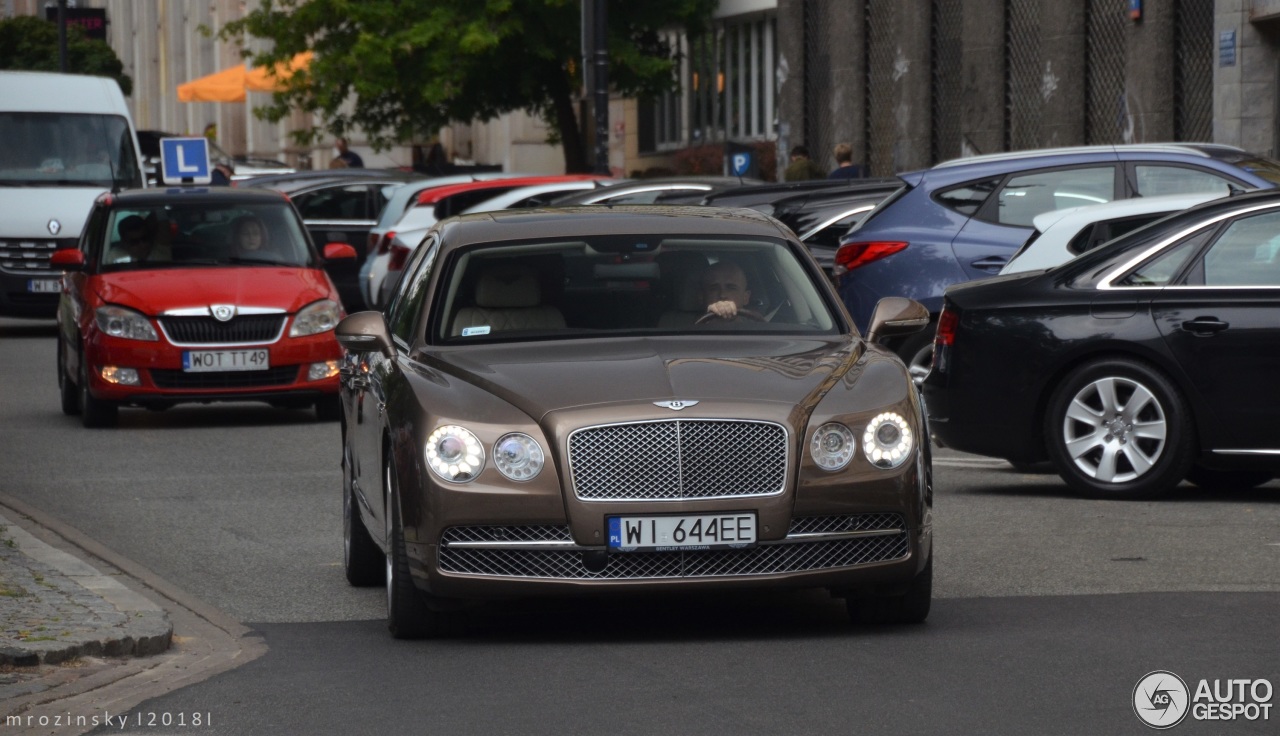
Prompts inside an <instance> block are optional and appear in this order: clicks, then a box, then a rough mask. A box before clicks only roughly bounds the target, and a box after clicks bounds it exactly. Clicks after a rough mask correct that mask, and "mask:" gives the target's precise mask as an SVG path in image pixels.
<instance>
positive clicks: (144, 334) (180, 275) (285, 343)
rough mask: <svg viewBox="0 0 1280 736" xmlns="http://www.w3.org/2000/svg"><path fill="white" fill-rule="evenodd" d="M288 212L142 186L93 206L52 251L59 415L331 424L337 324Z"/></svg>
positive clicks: (247, 195) (257, 200)
mask: <svg viewBox="0 0 1280 736" xmlns="http://www.w3.org/2000/svg"><path fill="white" fill-rule="evenodd" d="M343 258H352V259H353V258H355V251H354V250H353V249H352V248H351V246H349V245H345V244H339V243H330V244H329V245H326V246H325V248H324V258H323V259H322V258H321V257H320V256H319V255H318V254H317V253H316V250H315V247H314V246H313V245H312V243H311V241H310V239H309V238H308V236H307V231H306V229H305V228H304V227H303V225H302V221H301V220H300V219H299V217H298V214H297V211H296V210H295V209H294V208H293V205H291V204H290V203H289V201H288V200H287V199H285V198H284V197H283V196H282V195H280V194H278V193H276V192H269V191H264V190H238V189H185V190H184V189H169V190H162V189H149V190H137V191H128V192H122V193H120V194H104V195H102V196H101V197H99V198H98V200H97V202H96V203H95V204H94V207H93V210H92V211H91V212H90V214H89V220H88V222H87V223H86V225H85V228H84V230H83V234H82V235H81V237H80V244H79V247H78V248H75V249H66V250H61V251H57V252H56V253H55V254H54V255H53V258H52V262H53V264H54V266H55V267H61V268H62V269H64V270H65V271H66V272H67V273H66V274H65V275H64V277H63V282H62V297H61V302H60V304H59V307H58V327H59V329H58V385H59V386H60V387H61V389H62V410H63V412H64V413H66V414H72V415H73V414H80V415H81V417H82V418H83V420H84V425H85V426H86V427H102V426H112V425H114V424H115V423H116V421H117V418H118V409H119V407H121V406H142V407H147V408H150V409H164V408H167V407H169V406H171V405H173V404H176V403H180V402H205V403H207V402H211V401H246V400H249V401H256V400H260V401H266V402H268V403H271V404H272V405H276V406H310V405H314V406H315V409H316V414H317V415H318V416H319V418H320V419H322V420H323V419H337V418H338V404H337V392H338V359H339V358H340V357H341V355H342V349H341V348H340V347H339V346H338V343H337V340H336V339H335V338H334V333H333V328H334V325H336V324H337V323H338V321H339V320H340V319H342V317H343V316H344V315H345V313H344V311H343V308H342V303H341V301H340V299H339V297H338V292H337V290H336V289H335V288H334V285H333V282H332V281H330V279H329V277H328V276H327V275H326V274H325V272H324V270H323V269H322V265H323V264H324V263H325V261H327V260H334V259H343Z"/></svg>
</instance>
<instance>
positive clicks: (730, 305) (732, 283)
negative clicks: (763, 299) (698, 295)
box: [699, 261, 751, 320]
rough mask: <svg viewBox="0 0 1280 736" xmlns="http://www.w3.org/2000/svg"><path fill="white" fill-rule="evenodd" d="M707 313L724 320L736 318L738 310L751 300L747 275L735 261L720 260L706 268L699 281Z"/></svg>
mask: <svg viewBox="0 0 1280 736" xmlns="http://www.w3.org/2000/svg"><path fill="white" fill-rule="evenodd" d="M699 283H700V286H701V287H702V300H703V301H704V302H706V304H707V313H708V314H713V315H715V316H716V317H719V318H720V319H724V320H731V319H736V318H737V316H738V310H739V309H742V308H743V307H745V306H747V303H748V302H750V301H751V290H750V289H748V288H747V275H746V274H745V273H743V272H742V268H740V267H739V266H738V265H737V264H736V263H730V262H728V261H721V262H720V263H717V264H715V265H713V266H710V267H708V268H707V270H706V271H704V272H703V274H702V279H701V281H700V282H699Z"/></svg>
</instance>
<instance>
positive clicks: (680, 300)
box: [658, 251, 707, 330]
mask: <svg viewBox="0 0 1280 736" xmlns="http://www.w3.org/2000/svg"><path fill="white" fill-rule="evenodd" d="M658 265H659V267H660V268H661V269H662V281H663V282H664V283H668V284H672V286H671V287H669V301H668V305H667V308H666V309H665V310H664V311H663V312H662V314H661V315H659V316H658V328H659V329H663V330H671V329H679V328H681V327H691V326H693V323H694V322H697V321H698V319H699V318H700V317H702V315H704V314H706V313H707V305H706V304H704V303H703V302H702V285H701V283H700V280H701V279H702V273H703V272H704V271H705V270H706V269H707V259H706V258H705V257H703V256H701V255H699V254H697V253H684V252H681V251H675V252H672V253H663V254H662V255H660V256H658Z"/></svg>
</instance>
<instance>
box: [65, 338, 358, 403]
mask: <svg viewBox="0 0 1280 736" xmlns="http://www.w3.org/2000/svg"><path fill="white" fill-rule="evenodd" d="M262 348H266V349H267V351H268V356H269V364H270V365H271V368H268V369H265V370H254V371H225V372H212V373H190V372H185V371H183V368H182V354H183V351H184V350H190V349H193V348H181V347H177V346H174V345H171V344H169V343H167V342H166V341H165V340H164V338H163V337H162V338H161V339H160V340H159V341H155V342H141V341H137V340H122V339H119V338H114V337H110V336H107V335H103V334H102V333H100V332H96V331H95V332H94V333H93V334H92V335H91V336H90V338H89V340H88V341H87V342H86V344H85V351H84V360H85V361H87V364H88V365H87V368H88V371H87V372H88V375H89V390H90V392H91V393H92V394H93V396H94V397H95V398H98V399H101V400H104V401H115V402H120V403H123V404H137V405H167V404H176V403H183V402H211V401H246V400H249V401H258V400H261V401H270V402H280V403H289V402H297V403H302V402H304V401H307V400H314V399H317V398H321V397H324V396H332V395H336V394H337V393H338V377H337V375H336V374H335V375H333V376H329V377H327V378H324V379H321V380H315V381H311V380H307V378H308V375H307V372H308V369H309V367H310V365H311V364H313V363H323V362H326V361H336V360H338V359H339V358H340V357H341V354H342V349H341V347H340V346H339V345H338V342H337V340H336V339H335V338H334V336H333V333H332V332H327V333H322V334H319V335H309V336H307V337H300V338H288V337H285V338H281V339H280V340H279V341H277V342H275V343H273V344H270V345H265V346H264V345H254V346H246V347H245V348H244V349H262ZM216 349H227V350H235V349H239V348H237V347H236V346H227V347H223V346H219V347H218V348H216ZM103 366H115V367H118V368H134V369H136V370H137V371H138V378H139V383H138V384H136V385H128V384H118V383H110V382H108V381H105V380H103V378H102V375H101V369H102V367H103Z"/></svg>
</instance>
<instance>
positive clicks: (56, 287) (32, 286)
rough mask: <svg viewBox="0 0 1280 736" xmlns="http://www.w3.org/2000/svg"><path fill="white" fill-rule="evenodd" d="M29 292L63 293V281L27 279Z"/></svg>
mask: <svg viewBox="0 0 1280 736" xmlns="http://www.w3.org/2000/svg"><path fill="white" fill-rule="evenodd" d="M27 291H31V292H35V293H36V294H57V293H58V292H60V291H62V281H60V280H58V279H27Z"/></svg>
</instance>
